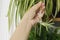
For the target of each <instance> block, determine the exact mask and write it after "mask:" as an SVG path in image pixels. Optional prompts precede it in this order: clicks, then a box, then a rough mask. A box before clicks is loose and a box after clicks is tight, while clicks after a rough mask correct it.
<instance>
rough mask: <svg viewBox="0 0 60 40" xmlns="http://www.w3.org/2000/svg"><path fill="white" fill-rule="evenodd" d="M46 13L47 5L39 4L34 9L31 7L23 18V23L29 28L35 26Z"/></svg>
mask: <svg viewBox="0 0 60 40" xmlns="http://www.w3.org/2000/svg"><path fill="white" fill-rule="evenodd" d="M44 12H45V4H44V3H43V2H39V3H37V4H36V5H34V6H33V7H31V8H30V9H29V10H28V11H27V12H26V13H25V15H24V16H23V18H22V20H21V21H22V23H24V22H25V24H27V25H29V26H33V25H34V24H35V23H37V22H39V20H40V19H41V18H42V17H43V15H44Z"/></svg>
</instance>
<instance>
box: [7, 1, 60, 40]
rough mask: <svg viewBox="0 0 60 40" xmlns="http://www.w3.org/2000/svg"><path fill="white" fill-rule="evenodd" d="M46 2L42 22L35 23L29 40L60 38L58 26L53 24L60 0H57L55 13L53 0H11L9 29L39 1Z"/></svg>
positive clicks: (59, 7) (59, 6) (59, 39)
mask: <svg viewBox="0 0 60 40" xmlns="http://www.w3.org/2000/svg"><path fill="white" fill-rule="evenodd" d="M40 1H42V2H44V3H45V10H46V11H45V15H44V17H43V20H42V22H39V23H38V24H36V25H34V26H36V27H33V28H32V30H31V33H30V36H29V40H60V36H59V35H60V34H57V32H56V31H57V30H56V29H57V28H55V27H54V26H53V24H52V23H53V21H54V20H53V19H54V18H56V15H57V12H59V11H60V0H54V1H56V10H55V14H54V15H53V11H52V10H53V5H55V4H54V3H53V0H10V5H9V9H8V22H9V23H8V24H9V30H10V27H11V26H12V24H13V21H14V20H15V22H14V23H15V26H17V24H18V19H19V18H20V19H22V17H23V15H24V14H25V12H26V11H27V10H28V9H30V8H31V7H32V6H33V5H35V4H36V3H38V2H40ZM51 15H53V17H52V20H53V21H51V22H50V20H51V19H50V16H51Z"/></svg>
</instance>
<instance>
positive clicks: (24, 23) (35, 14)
mask: <svg viewBox="0 0 60 40" xmlns="http://www.w3.org/2000/svg"><path fill="white" fill-rule="evenodd" d="M44 10H45V4H44V3H42V2H39V3H37V4H36V5H34V6H33V7H31V8H30V9H29V10H28V11H27V12H26V13H25V15H24V16H23V18H22V20H21V22H20V24H19V25H18V27H17V28H16V31H15V32H14V34H13V35H12V37H11V40H27V39H28V35H29V32H30V30H31V28H32V26H33V25H34V24H35V23H37V22H38V21H39V20H40V19H41V18H42V17H43V15H44Z"/></svg>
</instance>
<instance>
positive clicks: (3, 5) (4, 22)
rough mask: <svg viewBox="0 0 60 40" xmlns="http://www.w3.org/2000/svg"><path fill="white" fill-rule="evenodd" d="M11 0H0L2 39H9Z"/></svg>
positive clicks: (0, 31)
mask: <svg viewBox="0 0 60 40" xmlns="http://www.w3.org/2000/svg"><path fill="white" fill-rule="evenodd" d="M8 5H9V0H0V40H9V33H8V18H7V10H8Z"/></svg>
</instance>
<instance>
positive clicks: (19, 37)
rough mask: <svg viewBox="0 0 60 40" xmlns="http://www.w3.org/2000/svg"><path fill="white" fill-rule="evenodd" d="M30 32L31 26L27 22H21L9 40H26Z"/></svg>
mask: <svg viewBox="0 0 60 40" xmlns="http://www.w3.org/2000/svg"><path fill="white" fill-rule="evenodd" d="M23 24H24V25H23ZM30 30H31V26H30V25H29V24H28V22H21V23H20V24H19V25H18V27H17V28H16V31H15V32H14V35H12V37H11V40H27V38H28V35H29V32H30Z"/></svg>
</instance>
